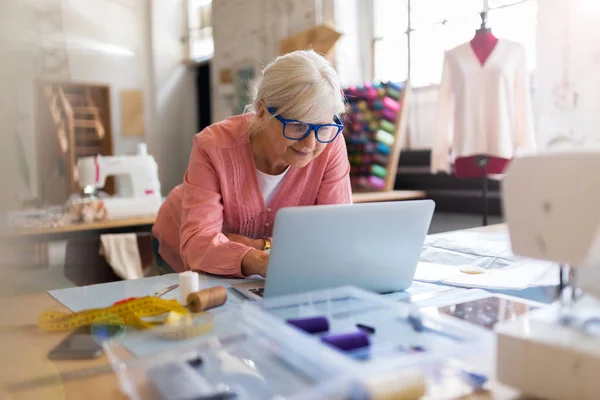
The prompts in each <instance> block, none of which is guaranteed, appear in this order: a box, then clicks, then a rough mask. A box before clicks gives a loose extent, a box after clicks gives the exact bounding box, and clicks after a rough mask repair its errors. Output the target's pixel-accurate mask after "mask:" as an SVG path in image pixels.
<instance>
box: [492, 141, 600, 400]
mask: <svg viewBox="0 0 600 400" xmlns="http://www.w3.org/2000/svg"><path fill="white" fill-rule="evenodd" d="M598 171H600V151H598V150H596V151H583V150H582V151H567V152H562V153H548V154H542V155H536V156H527V157H523V158H517V159H515V160H513V161H512V163H511V165H510V167H509V168H508V170H507V173H506V176H505V177H504V181H503V184H502V186H503V207H504V212H505V217H506V222H507V224H508V230H509V233H510V239H511V242H512V247H513V252H514V253H515V254H517V255H521V256H525V257H531V258H536V259H542V260H548V261H554V262H556V263H557V269H556V274H557V275H559V274H562V276H563V279H562V282H564V286H561V289H559V291H558V292H559V293H560V295H559V298H558V300H557V301H556V302H555V303H554V304H552V306H550V307H548V308H544V309H539V310H535V311H532V312H531V313H529V314H527V315H526V316H524V317H523V318H521V319H518V320H513V321H509V322H505V323H502V324H499V325H498V326H497V327H496V331H497V333H498V342H497V372H498V379H499V380H500V381H501V382H503V383H505V384H507V385H509V386H512V387H514V388H516V389H519V390H520V391H521V392H522V393H523V394H525V395H528V396H534V397H536V398H543V399H550V400H553V399H557V400H558V399H560V400H568V399H600V301H598V299H599V298H600V179H598ZM559 265H561V266H562V267H559ZM563 287H565V289H562V288H563ZM582 292H583V295H582V294H581V293H582Z"/></svg>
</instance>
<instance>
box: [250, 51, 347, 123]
mask: <svg viewBox="0 0 600 400" xmlns="http://www.w3.org/2000/svg"><path fill="white" fill-rule="evenodd" d="M261 101H263V102H264V104H265V106H266V107H274V108H275V109H276V110H277V114H281V115H283V116H284V117H285V118H288V119H296V120H299V121H304V122H312V123H318V122H329V121H332V119H333V116H334V115H337V116H339V115H340V114H342V113H343V112H344V110H345V105H344V95H343V93H342V90H341V88H340V82H339V78H338V75H337V73H336V72H335V70H334V69H333V67H332V66H331V64H330V63H329V61H327V60H326V59H325V58H323V57H322V56H320V55H319V54H317V53H316V52H315V51H313V50H298V51H294V52H292V53H288V54H285V55H283V56H279V57H277V58H276V59H275V60H274V61H273V62H271V63H270V64H269V65H267V66H266V67H265V68H264V69H263V71H262V74H261V76H260V78H259V79H258V81H257V83H256V86H255V88H254V93H253V95H252V105H251V106H250V107H249V109H250V111H253V112H256V110H258V106H259V104H260V102H261Z"/></svg>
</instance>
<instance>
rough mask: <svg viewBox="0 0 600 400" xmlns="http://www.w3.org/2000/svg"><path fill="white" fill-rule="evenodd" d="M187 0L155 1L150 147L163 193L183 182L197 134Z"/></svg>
mask: <svg viewBox="0 0 600 400" xmlns="http://www.w3.org/2000/svg"><path fill="white" fill-rule="evenodd" d="M185 5H186V1H184V0H168V1H165V0H152V24H151V35H148V37H151V38H152V57H151V60H150V63H151V65H152V66H153V69H152V82H153V87H152V88H151V91H152V97H153V99H154V103H153V106H154V108H155V116H154V120H153V122H152V127H153V128H152V132H151V139H150V141H149V144H148V147H149V151H150V152H151V153H152V154H153V155H154V157H155V158H156V160H157V163H158V166H159V175H160V182H161V187H162V192H163V195H166V194H167V193H168V192H169V191H170V190H171V189H172V188H173V187H175V186H176V185H178V184H179V183H181V182H182V179H183V174H184V172H185V169H186V167H187V163H188V160H189V154H190V150H191V146H192V141H193V137H194V135H195V134H196V133H197V116H196V92H195V85H196V84H195V71H194V69H192V68H190V67H188V66H186V65H185V64H183V63H182V59H183V55H184V54H183V44H182V41H181V38H182V37H184V35H185V34H186V32H185V29H186V25H185V23H184V21H185V16H186V14H185V8H184V7H185Z"/></svg>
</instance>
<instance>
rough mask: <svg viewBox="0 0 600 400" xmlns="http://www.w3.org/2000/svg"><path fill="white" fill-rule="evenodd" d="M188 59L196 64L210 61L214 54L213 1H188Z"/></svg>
mask: <svg viewBox="0 0 600 400" xmlns="http://www.w3.org/2000/svg"><path fill="white" fill-rule="evenodd" d="M187 12H188V15H187V19H188V21H187V26H188V37H187V40H188V43H187V44H188V58H189V59H190V60H191V61H194V62H203V61H207V60H210V59H211V58H212V56H213V54H214V42H213V30H212V21H211V16H212V0H187Z"/></svg>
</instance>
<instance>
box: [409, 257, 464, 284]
mask: <svg viewBox="0 0 600 400" xmlns="http://www.w3.org/2000/svg"><path fill="white" fill-rule="evenodd" d="M459 273H460V268H459V267H455V266H453V265H445V264H434V263H429V262H420V263H419V264H417V270H416V271H415V277H414V279H415V280H416V281H422V282H441V281H443V280H444V279H447V278H450V277H452V276H455V275H457V274H459Z"/></svg>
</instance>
